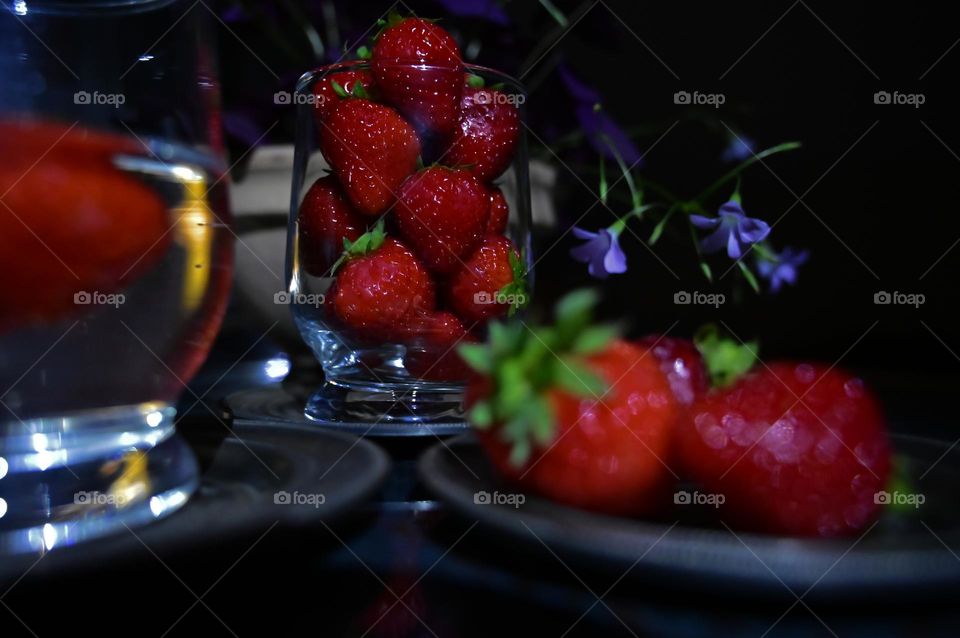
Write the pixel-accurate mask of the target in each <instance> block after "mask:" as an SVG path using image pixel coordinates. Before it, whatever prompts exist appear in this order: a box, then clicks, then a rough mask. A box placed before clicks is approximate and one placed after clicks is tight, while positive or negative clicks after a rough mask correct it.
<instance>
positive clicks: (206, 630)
mask: <svg viewBox="0 0 960 638" xmlns="http://www.w3.org/2000/svg"><path fill="white" fill-rule="evenodd" d="M257 356H261V357H266V356H272V355H271V354H270V353H264V352H262V351H255V352H253V353H252V354H251V355H250V357H251V359H254V358H256V357H257ZM214 361H216V358H215V357H214ZM223 361H224V362H226V364H224V365H222V366H221V365H216V364H211V365H210V366H208V369H207V370H206V372H205V374H206V376H207V378H208V379H211V380H215V382H216V384H217V385H218V390H217V391H216V392H210V393H209V396H207V397H206V398H205V402H206V403H207V406H206V407H204V406H200V407H195V408H194V409H193V410H192V411H191V412H190V414H188V415H186V416H185V417H184V418H183V420H182V421H181V423H180V427H181V429H182V431H184V432H188V431H190V430H191V429H193V430H196V429H202V428H221V429H222V427H223V425H222V424H221V423H218V422H217V420H216V419H215V418H214V417H213V416H212V415H213V414H217V413H219V404H218V403H217V402H218V401H219V399H220V398H222V397H223V396H225V395H226V394H228V393H230V392H233V391H235V390H237V389H238V388H241V387H247V386H249V385H251V383H254V381H251V379H254V378H256V377H257V374H255V373H253V374H249V375H247V374H246V373H244V372H243V371H244V370H245V369H246V370H257V369H260V368H262V366H260V368H258V365H259V364H257V363H256V361H255V360H252V362H251V364H250V366H247V364H246V363H244V364H241V365H237V364H236V362H235V360H234V359H232V358H230V357H225V358H223ZM226 365H230V366H231V367H232V369H233V372H232V373H231V375H230V376H229V377H227V378H226V379H222V378H221V377H222V369H223V368H224V367H226ZM245 375H246V376H245ZM203 380H204V374H201V375H200V377H198V379H197V380H196V381H195V384H194V388H195V391H196V392H197V393H198V394H202V393H203V391H204V387H203ZM895 381H896V380H895ZM255 382H256V383H262V382H263V379H262V378H261V379H259V380H257V381H255ZM915 385H916V384H915ZM190 403H193V401H190ZM904 404H905V405H911V404H912V405H916V402H914V401H912V400H909V401H907V400H905V401H904ZM924 405H929V404H924ZM207 407H209V408H210V410H207V409H206V408H207ZM930 409H931V410H933V411H934V412H935V411H936V410H937V408H936V407H935V406H933V407H930ZM896 415H897V416H896V418H899V415H900V413H896ZM923 421H924V423H928V422H929V420H928V419H924V420H923ZM911 431H913V432H914V433H917V434H926V435H934V436H937V435H939V436H940V437H941V438H948V437H949V436H951V432H953V430H944V429H943V428H942V426H941V425H931V426H929V427H926V428H925V429H920V430H919V431H918V430H917V428H912V430H911ZM953 436H955V435H953ZM435 442H436V439H434V438H432V437H428V438H426V439H422V440H421V442H420V443H411V442H406V443H404V442H393V443H390V442H387V443H385V446H386V447H387V451H388V452H390V454H391V456H392V458H393V461H394V467H393V470H392V472H391V475H390V477H389V479H388V480H387V482H386V484H385V486H384V488H383V490H382V491H381V493H380V494H379V495H378V496H377V497H376V498H375V499H374V500H373V501H372V502H369V503H367V504H365V505H363V506H361V507H360V508H358V509H357V510H356V511H355V512H354V513H353V514H352V515H351V516H349V517H347V518H345V519H342V520H339V521H337V522H335V523H333V524H331V525H327V524H325V523H320V524H318V525H315V526H311V527H308V528H297V529H287V528H285V527H283V526H282V525H276V526H270V525H267V524H265V525H264V529H263V530H254V531H253V532H252V533H248V534H244V535H242V536H238V537H231V538H224V539H221V540H219V541H217V542H212V543H209V542H208V543H203V544H199V543H198V544H194V545H191V544H189V543H188V544H187V545H186V546H185V547H181V548H179V549H177V550H176V551H173V550H169V551H164V552H162V553H157V552H154V551H153V550H151V549H150V548H148V547H146V546H144V547H143V551H142V552H134V553H133V555H130V554H126V555H124V556H123V558H122V560H115V561H112V560H103V561H101V562H99V563H97V564H94V565H84V566H83V567H81V568H77V569H75V570H67V571H63V572H60V573H57V574H56V576H55V577H51V576H49V575H37V574H31V573H29V570H27V573H25V574H24V576H23V577H21V578H20V579H19V580H16V581H13V582H7V583H3V584H0V636H2V637H3V638H7V637H8V636H11V637H12V636H48V635H54V633H55V632H59V631H63V630H65V629H66V630H76V629H77V628H85V629H87V628H89V629H93V630H96V631H98V632H100V633H102V634H104V635H108V636H113V635H131V634H132V635H136V636H140V635H144V636H153V635H156V636H177V635H187V636H195V635H200V632H203V634H202V635H210V636H220V635H225V636H231V635H232V636H246V635H251V634H257V635H262V634H264V633H266V634H267V635H271V636H273V635H277V636H287V635H293V634H294V633H295V632H296V633H297V634H298V635H299V634H302V633H307V632H309V633H310V634H317V635H322V636H374V637H375V636H385V637H398V638H399V637H405V636H411V637H413V636H442V637H447V636H483V637H484V638H489V636H491V635H497V634H504V635H508V636H514V635H527V634H529V635H536V636H598V635H600V636H606V635H610V636H671V637H691V638H692V637H699V636H710V637H712V638H715V637H718V636H752V637H755V638H760V637H761V636H771V637H775V636H791V637H792V636H804V637H806V636H843V637H848V636H853V637H859V636H864V637H867V636H869V637H870V638H875V637H886V636H891V637H892V636H909V637H911V638H913V637H916V636H937V637H939V636H956V635H958V630H957V628H958V627H960V608H958V606H957V605H956V604H955V603H956V600H955V599H953V598H951V597H948V596H946V595H944V596H943V597H940V598H938V597H933V598H930V599H927V600H925V601H923V602H918V601H916V600H912V599H911V600H910V601H909V602H904V604H885V605H883V606H879V605H875V604H871V602H870V601H869V600H867V601H864V602H863V603H862V604H855V605H852V604H849V603H844V604H839V603H838V604H832V603H831V601H829V600H826V601H824V600H817V601H815V602H813V601H810V602H808V601H807V600H805V599H802V597H801V599H794V598H790V597H789V595H788V597H787V598H786V599H783V600H780V601H777V602H771V601H760V600H751V599H749V598H748V597H745V596H738V593H737V592H736V591H696V590H691V589H690V588H689V587H688V584H687V583H682V582H673V581H670V580H669V579H667V580H664V581H657V582H649V581H644V580H641V579H635V578H623V579H621V578H620V576H621V575H619V574H610V573H603V572H601V571H597V572H596V573H593V572H591V571H590V570H589V569H587V568H585V567H583V566H577V567H576V568H575V569H573V568H571V566H569V565H567V564H565V563H564V562H563V561H562V560H561V559H559V558H558V557H557V556H556V555H554V554H553V553H552V552H551V551H550V550H549V548H546V547H543V548H537V547H536V546H523V547H519V546H515V544H513V543H510V542H506V541H505V540H504V539H502V538H498V537H497V536H495V535H493V534H492V533H491V532H490V530H487V529H484V528H483V527H482V526H480V525H478V524H477V523H476V522H475V521H470V520H464V519H462V518H460V517H458V516H457V515H455V514H453V513H452V512H449V511H447V510H446V509H445V507H444V506H443V505H442V504H441V503H438V502H435V501H432V500H431V498H430V496H429V495H428V494H427V493H426V492H425V491H424V489H423V487H422V486H420V485H419V484H418V482H417V480H416V476H415V469H414V465H415V460H416V458H417V456H418V454H419V452H421V451H422V450H423V449H425V446H426V445H429V444H432V443H435ZM945 557H946V559H949V557H948V556H946V554H945ZM801 593H802V592H801Z"/></svg>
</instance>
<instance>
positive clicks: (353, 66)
mask: <svg viewBox="0 0 960 638" xmlns="http://www.w3.org/2000/svg"><path fill="white" fill-rule="evenodd" d="M391 66H394V67H402V68H411V69H421V70H424V71H429V70H437V71H446V72H449V71H450V69H449V68H447V67H440V66H435V65H431V64H417V63H404V62H398V63H395V64H391ZM369 68H370V61H369V60H345V61H343V62H334V63H333V64H325V65H323V66H318V67H315V68H313V69H310V70H309V71H306V72H305V73H304V74H303V75H301V76H300V79H299V80H297V87H296V91H297V92H298V93H301V92H305V91H306V89H307V87H308V86H309V85H310V84H311V83H312V82H314V81H316V80H317V79H319V78H321V77H323V76H325V75H328V74H330V73H337V72H340V71H355V70H357V69H369ZM462 71H463V72H464V73H474V74H475V75H480V76H482V77H487V78H491V79H494V80H496V81H497V82H498V83H502V84H504V85H507V86H510V87H512V88H513V89H515V90H516V92H518V93H521V94H523V95H527V88H526V87H525V86H524V85H523V83H522V82H520V80H518V79H517V78H515V77H513V76H512V75H509V74H507V73H504V72H503V71H498V70H497V69H493V68H490V67H487V66H482V65H479V64H466V63H464V64H463V65H462Z"/></svg>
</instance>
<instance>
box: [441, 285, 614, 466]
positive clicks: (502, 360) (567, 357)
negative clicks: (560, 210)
mask: <svg viewBox="0 0 960 638" xmlns="http://www.w3.org/2000/svg"><path fill="white" fill-rule="evenodd" d="M596 303H597V294H596V293H595V292H594V291H592V290H577V291H574V292H571V293H569V294H567V295H566V296H565V297H563V298H562V299H561V300H560V301H559V302H558V303H557V305H556V308H555V311H554V317H555V321H554V324H553V325H552V326H533V327H529V326H527V325H526V324H524V323H523V322H521V321H519V320H508V321H506V322H503V323H501V322H493V323H491V324H490V336H489V339H488V341H487V343H485V344H463V345H461V346H459V347H458V348H457V352H458V353H459V354H460V356H461V357H462V358H463V360H464V361H465V362H466V363H467V365H469V366H470V367H471V368H473V369H474V370H476V371H477V372H478V373H480V374H481V375H484V376H486V377H487V378H488V380H489V382H490V385H491V388H490V394H489V395H488V396H487V397H486V398H484V399H482V400H480V401H478V402H477V403H475V404H474V405H473V407H472V408H471V410H470V414H469V419H470V422H471V424H472V425H473V426H474V427H476V428H478V429H481V430H483V429H487V428H490V427H492V426H493V425H498V426H499V435H500V437H501V438H502V440H503V441H504V442H505V443H507V444H508V445H510V446H511V452H510V461H511V462H512V463H513V464H514V465H516V466H521V465H523V464H524V463H525V462H526V461H527V460H528V459H529V458H530V453H531V451H532V450H533V448H534V446H542V445H546V444H547V443H549V442H550V441H551V440H552V439H553V436H554V433H555V431H556V427H557V424H556V416H555V414H554V412H553V408H552V407H551V405H550V403H549V401H548V399H547V391H548V390H551V389H560V390H563V391H564V392H568V393H570V394H573V395H576V396H583V397H596V396H599V395H601V394H602V393H603V392H605V391H606V383H605V382H604V380H603V379H601V378H600V377H599V376H598V375H597V374H595V373H594V372H593V371H592V370H590V368H589V367H588V366H587V365H586V363H585V361H584V358H585V357H586V356H588V355H590V354H593V353H595V352H598V351H601V350H603V349H604V348H606V347H607V345H608V344H609V343H610V341H611V340H613V339H614V338H616V336H617V333H618V331H617V330H616V329H615V328H613V327H611V326H595V325H592V317H593V308H594V306H595V305H596Z"/></svg>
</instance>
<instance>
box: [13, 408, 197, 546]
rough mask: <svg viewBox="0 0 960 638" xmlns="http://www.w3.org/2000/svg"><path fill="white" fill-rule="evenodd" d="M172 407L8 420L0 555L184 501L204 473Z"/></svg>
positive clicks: (75, 538)
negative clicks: (177, 425) (179, 432)
mask: <svg viewBox="0 0 960 638" xmlns="http://www.w3.org/2000/svg"><path fill="white" fill-rule="evenodd" d="M174 414H175V410H174V409H173V408H172V407H170V406H168V405H166V404H161V403H145V404H141V405H135V406H123V407H115V408H107V409H101V410H89V411H84V412H79V413H73V414H69V415H63V416H58V417H42V418H37V419H30V420H26V421H14V422H3V423H0V554H19V553H27V552H34V553H42V552H45V551H49V550H51V549H53V548H55V547H63V546H69V545H74V544H76V543H80V542H83V541H86V540H89V539H92V538H96V537H99V536H104V535H106V534H111V533H114V532H117V531H122V530H124V528H125V527H130V528H133V527H135V526H141V525H144V524H146V523H149V522H151V521H154V520H156V519H159V518H161V517H163V516H166V515H167V514H170V513H171V512H173V511H175V510H177V509H178V508H179V507H180V506H182V505H183V504H184V503H186V501H187V499H188V498H189V497H190V495H191V494H192V493H193V492H194V491H195V490H196V488H197V485H198V481H199V479H198V475H199V472H198V468H197V462H196V459H195V458H194V456H193V453H192V451H191V450H190V448H189V446H187V445H186V443H184V442H183V440H182V439H181V438H180V437H178V436H177V434H176V432H175V430H174V426H173V417H174Z"/></svg>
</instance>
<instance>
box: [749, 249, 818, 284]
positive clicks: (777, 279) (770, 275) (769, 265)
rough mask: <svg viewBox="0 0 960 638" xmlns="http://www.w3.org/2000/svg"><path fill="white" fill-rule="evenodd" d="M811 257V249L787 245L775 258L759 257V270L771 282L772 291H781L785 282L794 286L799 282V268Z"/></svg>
mask: <svg viewBox="0 0 960 638" xmlns="http://www.w3.org/2000/svg"><path fill="white" fill-rule="evenodd" d="M809 257H810V252H809V251H806V250H797V249H795V248H790V247H787V248H784V249H783V252H781V253H780V254H779V255H775V259H763V258H760V259H757V272H758V273H760V276H761V277H763V278H764V279H766V280H767V281H769V282H770V292H779V291H780V288H781V287H782V286H783V284H790V285H791V286H792V285H793V284H795V283H796V282H797V269H798V268H800V266H802V265H803V264H805V263H806V262H807V259H808V258H809Z"/></svg>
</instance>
